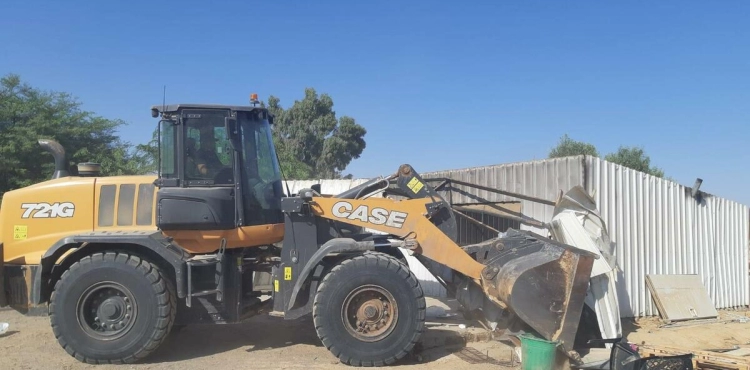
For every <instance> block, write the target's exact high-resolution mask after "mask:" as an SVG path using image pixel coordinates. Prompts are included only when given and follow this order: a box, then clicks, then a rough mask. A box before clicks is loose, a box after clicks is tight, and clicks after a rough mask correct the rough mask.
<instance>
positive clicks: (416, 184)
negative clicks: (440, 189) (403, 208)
mask: <svg viewBox="0 0 750 370" xmlns="http://www.w3.org/2000/svg"><path fill="white" fill-rule="evenodd" d="M406 186H407V187H408V188H409V189H411V191H413V192H414V194H417V193H419V191H420V190H422V188H423V187H424V184H423V183H422V182H421V181H419V180H417V178H416V177H413V178H412V179H411V180H410V181H409V183H408V184H406Z"/></svg>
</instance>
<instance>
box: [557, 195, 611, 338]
mask: <svg viewBox="0 0 750 370" xmlns="http://www.w3.org/2000/svg"><path fill="white" fill-rule="evenodd" d="M550 232H551V233H552V236H553V239H555V240H558V241H560V242H562V243H566V244H569V245H573V246H576V247H577V248H581V249H584V250H587V251H589V252H592V253H595V254H597V255H598V256H599V258H597V259H596V260H594V265H593V268H592V271H591V281H590V283H589V288H588V292H587V295H586V301H585V303H586V305H588V306H589V307H591V308H592V309H593V310H594V312H595V313H596V318H597V321H598V323H599V331H600V335H601V336H602V338H607V339H612V338H620V337H622V326H621V323H620V303H619V300H618V297H617V285H616V280H615V279H616V274H617V270H616V268H617V260H616V258H615V245H614V243H612V242H611V241H610V239H609V235H608V232H607V226H606V224H605V223H604V220H602V218H601V217H600V216H599V212H598V210H597V208H596V203H595V202H594V199H593V198H592V197H591V196H590V195H589V194H588V193H587V192H586V191H585V190H584V189H583V188H582V187H580V186H575V187H573V188H572V189H570V190H569V191H568V192H567V193H565V195H564V196H562V197H561V198H560V199H559V201H558V202H557V205H556V206H555V211H554V216H553V217H552V222H551V223H550ZM607 347H608V348H609V347H611V345H609V344H608V345H607Z"/></svg>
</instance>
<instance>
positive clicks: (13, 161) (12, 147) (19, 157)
mask: <svg viewBox="0 0 750 370" xmlns="http://www.w3.org/2000/svg"><path fill="white" fill-rule="evenodd" d="M123 124H124V122H123V121H121V120H117V119H107V118H104V117H100V116H98V115H95V114H94V113H92V112H87V111H84V110H82V109H81V103H80V102H79V101H78V100H77V99H75V98H73V97H72V96H71V95H70V94H67V93H64V92H47V91H42V90H39V89H36V88H34V87H32V86H30V85H28V84H27V83H24V82H22V81H21V78H20V77H19V76H18V75H15V74H9V75H6V76H4V77H3V78H1V79H0V196H1V195H2V194H3V193H5V192H6V191H8V190H11V189H16V188H20V187H24V186H28V185H31V184H34V183H37V182H40V181H43V180H47V179H49V178H50V176H51V175H52V173H53V168H54V165H53V160H52V157H51V156H50V154H48V153H46V152H45V151H43V150H42V149H41V148H40V147H39V145H38V144H37V140H38V139H41V138H47V139H53V140H56V141H58V142H60V144H62V146H63V147H64V148H65V149H66V152H67V156H68V160H69V161H71V162H74V163H80V162H97V163H100V164H101V165H102V174H103V175H125V174H135V173H140V172H142V171H143V169H142V168H140V163H139V162H138V161H134V160H133V153H132V147H131V146H130V145H129V144H127V143H124V142H122V141H120V139H119V138H118V136H117V129H118V128H119V127H120V126H122V125H123Z"/></svg>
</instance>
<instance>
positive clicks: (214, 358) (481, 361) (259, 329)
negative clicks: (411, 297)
mask: <svg viewBox="0 0 750 370" xmlns="http://www.w3.org/2000/svg"><path fill="white" fill-rule="evenodd" d="M0 322H7V323H9V324H10V329H9V331H8V333H6V334H5V335H3V336H0V369H97V370H98V369H115V368H116V369H131V368H132V369H180V370H188V369H209V368H211V367H218V366H220V367H221V368H222V369H332V368H333V369H353V367H350V366H345V365H342V364H340V363H339V361H338V359H337V358H335V357H334V356H333V355H331V354H330V353H329V352H328V350H326V349H325V347H323V346H322V344H321V343H320V340H319V339H318V337H317V335H316V333H315V329H314V327H313V324H312V319H311V318H303V319H300V320H295V321H284V320H283V319H278V318H273V317H269V316H259V317H256V318H253V319H251V320H250V321H249V322H247V323H243V324H237V325H196V326H188V327H185V328H184V329H182V330H180V331H178V332H173V333H171V335H170V337H169V338H168V339H167V342H166V343H164V344H163V345H162V347H161V348H159V349H158V350H157V352H156V353H154V354H153V355H152V356H151V357H149V358H148V359H147V361H146V362H145V363H142V364H137V365H121V366H115V365H98V366H92V365H87V364H83V363H80V362H78V361H76V360H75V359H74V358H72V357H70V356H69V355H68V354H67V353H66V352H65V351H64V350H63V349H62V348H61V347H60V346H59V345H58V344H57V341H56V340H55V338H54V336H53V335H52V331H51V329H50V327H49V319H48V318H47V317H29V316H23V315H21V314H19V313H17V312H16V311H12V310H9V309H0ZM441 330H442V329H438V328H431V329H429V331H428V332H429V333H430V334H428V336H427V340H426V342H429V343H432V344H426V345H425V347H427V348H424V349H423V350H421V351H419V353H418V354H417V355H415V356H413V357H411V358H407V359H406V361H402V362H400V363H399V364H397V368H399V369H427V368H429V369H434V370H440V369H445V370H448V369H504V368H507V367H505V366H503V365H504V364H506V365H509V361H510V356H511V353H510V351H511V349H510V347H507V346H505V345H503V344H502V343H498V342H494V341H493V342H486V341H485V342H478V343H469V344H468V345H467V346H464V345H452V346H450V347H448V348H446V347H445V346H443V345H440V346H438V347H432V348H429V347H431V346H435V345H436V344H435V343H437V342H438V341H435V340H434V339H435V336H436V334H437V335H439V334H442V333H440V331H441Z"/></svg>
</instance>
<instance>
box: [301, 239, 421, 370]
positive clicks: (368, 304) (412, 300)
mask: <svg viewBox="0 0 750 370" xmlns="http://www.w3.org/2000/svg"><path fill="white" fill-rule="evenodd" d="M425 314H426V313H425V298H424V293H423V292H422V287H421V286H420V285H419V281H418V280H417V278H416V277H415V276H414V274H413V273H412V272H411V271H410V270H409V268H408V267H407V266H406V265H404V264H403V263H401V262H400V261H398V260H397V259H396V258H394V257H391V256H389V255H386V254H383V253H367V254H363V255H360V256H357V257H354V258H351V259H347V260H345V261H343V262H341V263H340V264H339V265H337V266H335V267H334V268H333V269H332V270H331V272H329V273H328V274H327V275H326V276H325V278H324V279H323V282H322V283H321V284H320V286H319V287H318V291H317V293H316V295H315V301H314V305H313V321H314V322H315V329H316V331H317V333H318V337H319V338H320V340H321V341H322V342H323V345H325V347H326V348H328V350H329V351H331V353H333V355H334V356H336V357H338V358H339V360H340V361H341V362H342V363H344V364H349V365H354V366H384V365H390V364H393V363H395V362H396V361H398V360H400V359H401V358H403V357H404V356H406V355H407V354H408V353H409V352H410V351H411V350H412V348H414V345H416V344H417V342H418V341H419V338H420V336H421V334H422V332H423V331H424V321H425Z"/></svg>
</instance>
